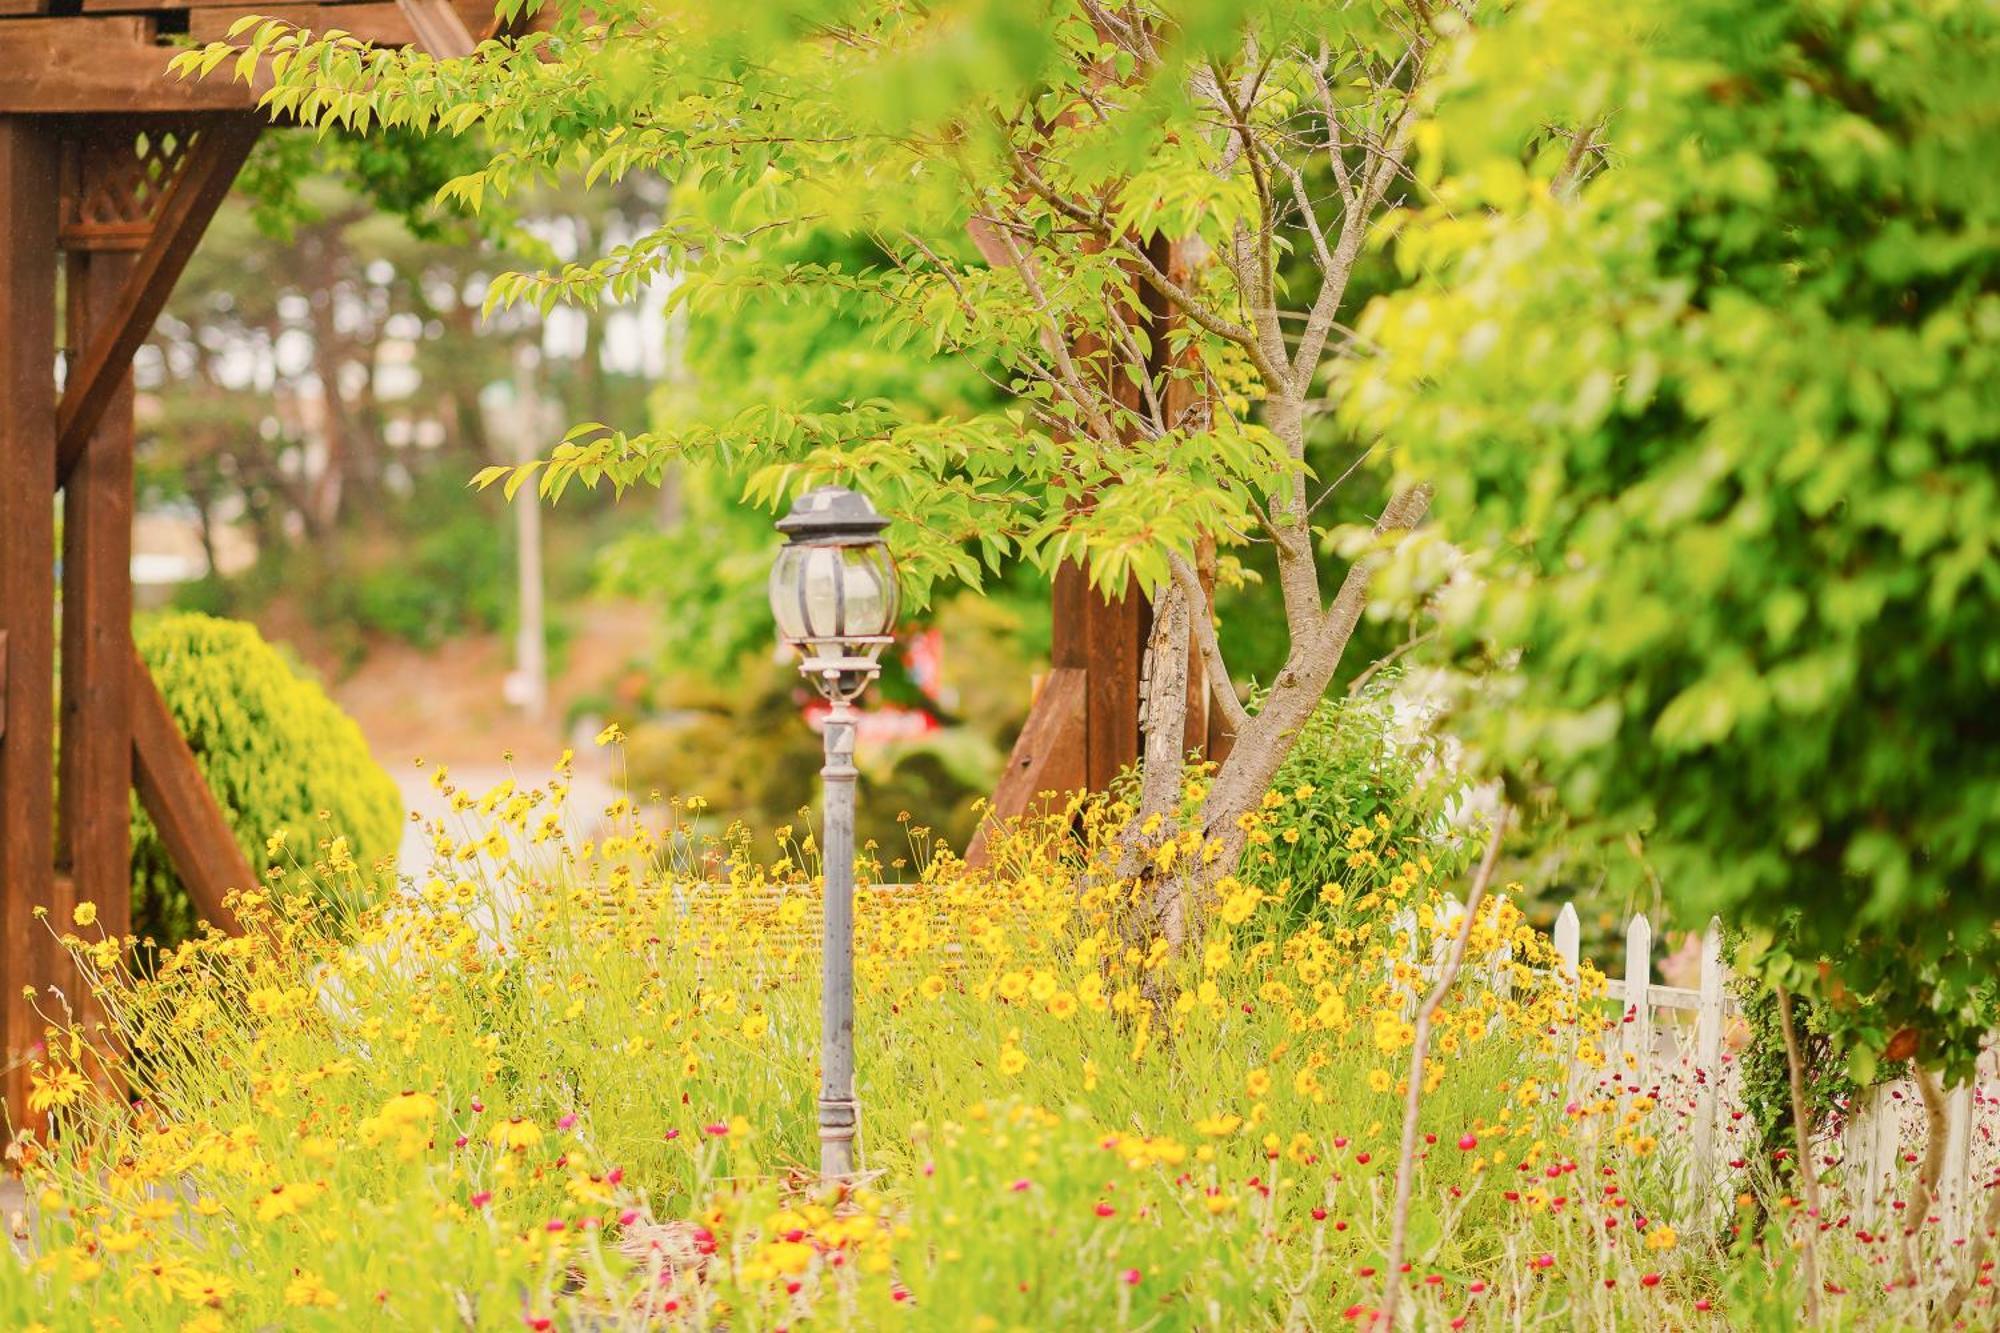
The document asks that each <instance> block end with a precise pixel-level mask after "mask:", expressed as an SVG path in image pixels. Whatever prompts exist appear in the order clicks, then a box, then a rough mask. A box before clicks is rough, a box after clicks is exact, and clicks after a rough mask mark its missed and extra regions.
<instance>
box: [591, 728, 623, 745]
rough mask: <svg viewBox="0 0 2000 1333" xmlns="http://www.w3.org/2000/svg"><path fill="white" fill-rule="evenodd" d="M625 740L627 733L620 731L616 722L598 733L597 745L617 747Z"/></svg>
mask: <svg viewBox="0 0 2000 1333" xmlns="http://www.w3.org/2000/svg"><path fill="white" fill-rule="evenodd" d="M624 739H625V733H624V732H623V731H622V730H620V729H619V726H618V724H617V723H616V722H613V723H612V724H611V725H610V726H608V727H606V728H605V729H604V730H602V731H600V732H598V733H597V743H598V744H599V745H616V744H617V743H618V742H619V741H622V740H624Z"/></svg>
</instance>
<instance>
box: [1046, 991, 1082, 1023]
mask: <svg viewBox="0 0 2000 1333" xmlns="http://www.w3.org/2000/svg"><path fill="white" fill-rule="evenodd" d="M1075 1012H1076V996H1074V995H1071V994H1070V993H1069V992H1068V991H1066V990H1062V991H1057V992H1056V993H1055V994H1054V995H1051V996H1049V1013H1050V1014H1051V1015H1053V1016H1054V1017H1056V1018H1068V1017H1069V1016H1070V1015H1071V1014H1074V1013H1075Z"/></svg>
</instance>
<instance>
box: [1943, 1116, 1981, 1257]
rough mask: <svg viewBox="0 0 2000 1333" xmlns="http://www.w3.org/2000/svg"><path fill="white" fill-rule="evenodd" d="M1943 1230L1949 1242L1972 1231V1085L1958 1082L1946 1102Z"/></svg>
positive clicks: (1965, 1236)
mask: <svg viewBox="0 0 2000 1333" xmlns="http://www.w3.org/2000/svg"><path fill="white" fill-rule="evenodd" d="M1944 1123H1945V1136H1944V1174H1943V1175H1942V1176H1941V1177H1939V1180H1940V1182H1941V1183H1942V1185H1943V1193H1944V1207H1943V1217H1944V1230H1945V1236H1946V1238H1947V1239H1950V1240H1964V1239H1966V1238H1967V1233H1969V1232H1970V1231H1971V1229H1972V1220H1973V1189H1972V1085H1971V1084H1970V1083H1961V1084H1959V1085H1958V1086H1957V1087H1955V1088H1953V1089H1952V1090H1951V1093H1950V1095H1949V1096H1948V1097H1946V1099H1945V1122H1944Z"/></svg>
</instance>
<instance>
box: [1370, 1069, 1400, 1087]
mask: <svg viewBox="0 0 2000 1333" xmlns="http://www.w3.org/2000/svg"><path fill="white" fill-rule="evenodd" d="M1368 1086H1369V1087H1370V1088H1372V1089H1373V1090H1374V1091H1376V1092H1387V1091H1389V1089H1391V1088H1393V1087H1395V1086H1396V1080H1395V1079H1393V1078H1391V1077H1389V1071H1388V1070H1386V1069H1371V1070H1369V1071H1368Z"/></svg>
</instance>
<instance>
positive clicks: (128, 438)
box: [56, 250, 133, 937]
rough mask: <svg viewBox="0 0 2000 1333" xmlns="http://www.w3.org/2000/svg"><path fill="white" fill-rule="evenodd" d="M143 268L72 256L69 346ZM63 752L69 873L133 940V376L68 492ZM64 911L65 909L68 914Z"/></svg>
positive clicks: (87, 253)
mask: <svg viewBox="0 0 2000 1333" xmlns="http://www.w3.org/2000/svg"><path fill="white" fill-rule="evenodd" d="M132 264H133V256H132V255H130V254H129V253H121V252H118V251H113V250H76V251H71V252H70V254H69V260H68V273H69V277H68V282H67V288H68V298H69V301H68V304H69V319H68V321H67V328H66V330H65V332H66V335H67V337H66V342H67V343H68V345H69V346H70V348H71V349H75V348H77V347H80V346H83V345H84V344H85V343H87V342H88V341H89V340H90V339H91V338H92V337H93V336H95V335H96V334H97V333H98V331H99V330H100V329H101V327H102V325H103V321H104V320H105V319H106V318H107V316H108V312H109V311H110V309H111V308H112V306H113V304H114V303H115V302H116V301H117V299H118V295H119V292H120V291H121V290H122V289H123V286H124V283H125V280H126V278H127V276H128V275H129V274H130V273H131V270H132ZM62 544H63V573H62V608H63V614H62V746H61V753H60V755H59V756H58V761H57V772H58V774H59V777H58V780H57V783H56V788H57V791H58V793H59V800H60V803H61V809H60V811H59V814H60V820H59V825H60V828H61V839H60V841H59V843H58V845H57V849H56V856H57V865H58V868H59V869H60V870H62V871H64V872H66V873H67V875H68V876H69V878H70V880H71V882H72V883H73V885H74V889H75V897H76V899H77V900H78V901H80V902H89V903H95V904H96V905H97V919H98V921H99V922H100V923H101V924H102V928H103V930H104V932H105V934H106V935H108V936H112V937H118V936H123V935H126V934H129V933H130V932H131V928H132V864H131V862H132V848H131V818H130V815H129V813H128V809H129V805H130V801H129V798H128V793H130V791H131V789H132V672H131V670H130V667H129V663H130V662H131V660H132V374H131V371H130V369H129V368H128V369H127V370H126V372H125V373H124V375H123V376H121V377H120V379H119V383H118V385H117V387H116V389H115V390H114V392H113V393H112V395H111V398H110V401H109V402H108V404H107V405H106V407H105V409H104V414H103V415H102V417H100V418H99V422H98V426H97V429H96V430H95V431H94V432H93V433H92V436H91V438H90V440H89V441H88V442H87V443H86V445H85V447H84V450H83V453H82V455H81V456H80V457H79V458H78V460H77V465H76V469H75V471H73V472H72V473H71V474H70V477H69V481H68V484H67V485H65V486H64V488H63V534H62ZM62 906H64V905H62V904H58V908H59V909H60V908H61V907H62Z"/></svg>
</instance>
